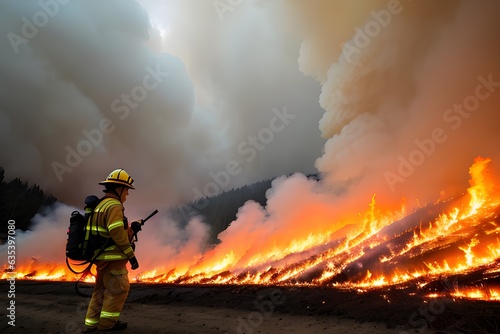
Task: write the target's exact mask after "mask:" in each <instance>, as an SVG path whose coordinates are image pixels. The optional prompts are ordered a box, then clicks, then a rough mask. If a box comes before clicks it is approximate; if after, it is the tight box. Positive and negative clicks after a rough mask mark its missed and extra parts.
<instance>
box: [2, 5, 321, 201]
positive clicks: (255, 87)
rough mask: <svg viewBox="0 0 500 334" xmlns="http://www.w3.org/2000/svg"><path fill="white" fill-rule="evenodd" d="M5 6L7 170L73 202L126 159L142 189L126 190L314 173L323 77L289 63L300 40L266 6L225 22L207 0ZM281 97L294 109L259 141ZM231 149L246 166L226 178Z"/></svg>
mask: <svg viewBox="0 0 500 334" xmlns="http://www.w3.org/2000/svg"><path fill="white" fill-rule="evenodd" d="M47 3H48V4H49V5H46V4H47ZM143 5H146V6H147V5H150V6H151V7H142V6H143ZM47 6H48V7H47ZM0 9H1V10H0V13H1V14H0V15H1V23H0V31H2V35H3V36H4V37H5V38H2V39H1V42H0V43H1V51H0V57H1V58H0V59H1V62H0V73H1V74H2V75H1V79H0V87H2V90H1V92H0V94H1V95H0V97H1V98H0V119H1V120H2V122H1V124H2V130H3V131H2V134H1V136H2V141H1V144H0V145H1V146H0V147H1V152H2V154H1V159H0V165H2V166H4V167H5V168H6V175H7V177H9V178H11V177H21V178H22V179H24V180H27V181H30V182H36V183H38V184H40V185H41V186H42V187H43V188H44V189H46V190H48V191H50V192H52V193H53V194H54V195H55V196H57V197H58V198H59V199H61V200H63V201H65V202H67V203H71V204H75V205H76V204H80V202H81V200H82V198H83V197H84V195H85V194H87V193H88V192H98V191H99V187H98V186H97V185H96V183H97V182H98V181H100V180H101V179H103V178H104V177H106V175H107V174H108V173H109V172H110V171H111V170H113V169H115V168H118V167H123V168H125V169H126V170H127V171H129V173H130V174H131V175H132V176H133V177H134V178H135V179H136V182H137V183H136V184H137V187H138V189H140V192H141V195H140V197H141V200H134V199H133V196H131V199H130V200H131V201H136V203H137V204H141V203H149V204H152V203H161V204H165V205H171V204H176V203H178V202H179V201H189V200H191V199H192V198H193V197H194V196H195V194H196V192H194V191H193V189H194V188H196V189H199V190H200V192H201V193H202V194H203V195H212V194H213V193H215V192H222V191H223V190H228V189H230V188H231V187H233V186H241V185H243V184H246V183H248V182H254V181H258V180H261V179H264V178H269V177H274V176H279V175H282V174H286V173H291V172H294V171H296V170H299V171H302V172H305V173H310V172H314V168H313V162H314V159H315V157H317V156H318V155H319V153H320V149H321V145H322V142H323V140H321V138H320V137H319V132H318V129H317V121H318V120H319V118H320V117H321V111H320V110H321V109H320V107H319V104H318V103H317V99H318V93H319V86H318V85H317V83H315V82H314V81H313V80H310V79H308V78H306V77H305V76H304V75H303V74H301V73H300V72H299V71H298V69H297V66H296V54H294V52H296V47H298V41H297V40H295V39H294V38H293V36H282V35H279V34H278V33H273V32H272V30H271V31H270V30H269V28H270V27H271V26H272V22H271V21H270V20H271V18H270V17H269V16H268V15H267V14H266V12H265V11H264V12H262V13H259V12H258V10H257V8H253V9H252V8H251V9H250V10H249V11H245V9H244V8H241V11H239V12H238V11H235V12H234V16H233V17H232V18H231V20H229V19H228V20H227V21H224V22H223V21H221V20H220V18H219V17H218V15H217V12H216V11H215V10H214V8H213V6H212V4H211V3H209V2H207V5H206V6H200V5H199V4H198V3H196V4H195V3H192V2H191V3H189V4H185V3H184V2H175V1H166V2H148V1H145V2H136V1H131V0H125V1H121V0H120V1H106V2H101V1H76V0H73V1H66V0H65V1H63V0H57V1H56V0H54V1H23V2H15V1H4V2H2V3H1V4H0ZM172 11H175V12H174V13H172ZM44 16H45V18H47V20H46V21H44V19H43V18H44ZM254 19H258V20H259V22H268V23H267V25H266V26H261V25H257V26H256V25H255V23H254V21H253V20H254ZM27 21H29V22H28V23H27ZM269 24H271V25H269ZM166 25H168V29H169V30H170V33H168V32H167V33H166V34H163V33H164V32H165V31H163V30H161V31H160V30H159V29H161V28H162V27H165V26H166ZM33 29H34V30H33ZM9 34H10V35H9ZM14 34H15V35H14ZM13 36H16V37H13ZM162 37H164V38H162ZM20 41H21V42H20ZM146 88H147V89H146ZM283 108H287V110H288V113H289V114H293V115H295V116H296V120H295V119H294V121H293V122H291V123H290V124H286V125H287V126H286V128H285V129H284V130H283V131H281V132H279V133H276V132H275V133H270V132H266V133H264V134H263V135H262V136H261V138H265V141H266V143H265V144H262V142H261V140H260V139H259V137H258V135H259V134H260V131H261V130H262V129H264V128H269V126H270V122H271V121H272V119H273V118H274V117H275V113H273V109H277V110H283ZM103 119H107V120H108V121H103ZM103 122H104V123H103ZM278 125H279V126H280V129H281V124H278ZM307 133H314V136H310V135H307ZM265 135H267V137H266V136H265ZM270 135H272V136H271V137H270ZM251 138H258V142H257V143H254V142H252V139H251ZM74 151H76V153H80V154H78V157H75V155H76V154H75V153H74ZM82 152H83V153H84V154H81V153H82ZM84 155H86V156H84ZM80 160H81V161H80ZM232 160H234V161H236V162H237V163H238V164H239V165H240V167H241V168H239V169H238V172H239V173H237V175H230V176H231V177H230V178H229V179H227V180H226V178H224V177H225V175H227V174H226V170H227V166H226V164H227V162H228V161H232ZM55 170H57V171H58V172H57V171H55ZM210 172H212V175H221V176H220V177H219V180H214V177H213V176H211V174H210ZM218 173H219V174H218ZM221 173H222V174H224V175H222V174H221ZM235 174H236V173H235ZM217 181H219V182H218V183H217ZM210 182H212V183H213V184H215V185H216V187H211V188H210V187H207V188H204V187H205V186H206V185H207V184H208V183H210ZM205 190H207V191H205ZM208 190H210V191H208Z"/></svg>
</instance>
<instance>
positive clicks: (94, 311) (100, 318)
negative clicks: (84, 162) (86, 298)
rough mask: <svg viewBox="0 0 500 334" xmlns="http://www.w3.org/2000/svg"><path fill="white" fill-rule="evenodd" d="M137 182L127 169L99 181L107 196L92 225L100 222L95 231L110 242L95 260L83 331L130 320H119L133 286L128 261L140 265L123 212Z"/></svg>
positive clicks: (108, 327) (118, 327)
mask: <svg viewBox="0 0 500 334" xmlns="http://www.w3.org/2000/svg"><path fill="white" fill-rule="evenodd" d="M133 182H134V180H133V179H132V178H131V177H130V175H129V174H128V173H127V172H126V171H125V170H123V169H116V170H114V171H112V172H111V173H110V174H109V175H108V177H107V178H106V180H104V181H102V182H99V184H101V185H104V190H103V191H104V193H105V196H104V197H103V199H102V200H101V202H100V203H99V205H98V206H97V207H96V208H95V210H94V214H93V216H92V217H91V219H92V220H93V221H92V223H93V224H91V226H97V231H94V233H98V234H99V235H101V236H102V237H104V238H106V239H107V242H106V244H105V245H104V249H103V250H102V251H101V253H100V254H99V255H98V256H97V260H96V261H95V265H96V267H97V275H96V282H95V287H94V291H93V293H92V299H91V300H90V303H89V306H88V309H87V314H86V316H85V328H84V329H83V330H82V333H90V332H94V331H96V330H99V331H117V330H122V329H125V328H127V323H126V322H121V321H119V320H118V318H119V317H120V312H121V310H122V308H123V305H124V304H125V300H126V299H127V296H128V293H129V290H130V284H129V281H128V271H127V268H126V265H127V262H130V265H131V268H132V270H135V269H137V268H138V267H139V263H138V262H137V259H136V257H135V254H134V250H133V247H132V245H131V243H130V240H129V235H130V232H129V231H127V229H128V226H127V225H128V224H127V222H126V218H125V217H124V214H123V211H124V208H123V203H125V201H126V200H127V196H128V192H129V190H130V189H135V188H134V187H133V186H132V183H133ZM96 252H97V250H96Z"/></svg>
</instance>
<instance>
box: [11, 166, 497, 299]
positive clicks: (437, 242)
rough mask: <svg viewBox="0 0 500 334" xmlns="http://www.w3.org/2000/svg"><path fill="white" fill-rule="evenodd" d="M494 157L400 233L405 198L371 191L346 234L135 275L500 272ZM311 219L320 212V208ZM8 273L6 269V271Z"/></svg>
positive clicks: (215, 280) (176, 279) (59, 270)
mask: <svg viewBox="0 0 500 334" xmlns="http://www.w3.org/2000/svg"><path fill="white" fill-rule="evenodd" d="M490 162H491V159H489V158H481V157H478V158H476V159H475V161H474V164H473V165H472V166H471V167H470V169H469V173H470V175H471V179H470V181H469V183H470V187H469V189H468V190H467V192H468V197H467V198H466V199H467V200H468V202H465V203H464V202H463V200H462V199H451V200H448V201H443V200H442V194H440V196H441V199H440V201H439V202H438V204H436V205H440V206H442V207H443V210H442V211H441V213H440V214H436V216H434V217H435V218H432V219H431V220H429V221H420V222H419V224H418V222H417V225H416V226H410V227H407V228H406V229H403V230H401V231H399V232H398V233H395V234H390V233H386V232H382V231H383V230H384V229H385V228H387V227H390V226H396V224H402V223H403V222H404V219H402V218H405V217H406V218H405V219H410V218H411V215H410V216H407V215H406V213H405V206H404V204H403V205H402V206H401V210H400V211H399V212H381V210H379V209H378V208H377V205H376V201H375V198H376V196H375V195H373V197H372V200H371V202H370V204H369V207H368V210H367V212H366V213H365V214H364V215H361V217H362V220H361V222H360V223H357V222H355V221H352V222H347V223H346V222H344V223H343V225H342V226H351V227H352V228H351V229H350V230H349V231H348V232H346V235H345V236H339V235H338V233H337V232H338V231H339V230H340V229H339V227H338V226H336V227H333V225H331V226H332V227H331V228H327V229H326V230H323V231H317V232H315V233H308V234H304V235H303V237H301V238H294V239H291V240H289V241H287V242H284V241H283V240H279V239H276V240H275V243H274V246H273V247H268V246H266V247H263V248H261V249H259V247H256V248H255V249H253V252H250V253H249V252H248V251H247V252H245V251H243V250H241V249H240V250H237V249H232V250H227V251H222V250H221V249H219V248H217V247H216V248H214V249H213V250H211V251H209V252H207V253H206V254H205V257H204V258H202V259H200V260H199V261H198V262H197V263H195V264H182V265H181V264H179V267H178V268H189V269H187V270H185V269H184V270H181V269H176V268H172V269H164V268H155V269H153V270H149V271H146V272H142V273H140V274H139V275H137V276H136V277H132V280H136V281H137V282H156V283H167V282H172V283H185V284H189V283H210V284H307V285H309V284H316V285H332V286H336V287H340V288H353V289H358V290H362V291H365V290H367V289H372V288H378V287H385V286H390V285H395V284H402V283H406V282H409V281H412V280H416V279H419V280H420V279H422V278H425V277H428V278H429V280H431V279H432V278H435V277H442V276H443V275H444V276H447V275H456V274H466V273H468V272H471V271H473V270H476V269H478V268H483V267H484V268H486V269H488V268H489V270H490V273H491V272H492V273H496V274H500V269H499V268H497V264H496V259H498V258H499V256H500V239H499V237H498V235H499V233H500V225H499V224H498V222H497V219H498V216H499V214H498V213H497V212H498V208H499V206H500V194H499V193H497V192H495V184H494V183H493V182H492V177H491V175H490V174H489V171H488V164H489V163H490ZM424 209H425V208H424ZM304 212H305V211H304ZM308 212H313V211H311V210H310V211H308ZM300 219H308V218H307V217H300ZM309 219H321V216H318V215H315V216H314V217H312V216H311V217H309ZM393 224H394V225H393ZM327 225H328V224H324V226H327ZM252 237H253V238H254V239H257V238H255V236H252ZM8 276H9V273H8V271H6V270H4V272H3V273H2V276H1V278H2V279H5V278H7V277H8ZM16 278H17V279H41V280H75V279H77V276H76V275H74V274H72V273H70V272H69V270H67V269H66V268H65V266H64V265H62V264H51V263H46V264H42V263H38V261H33V262H32V263H30V264H28V265H21V266H20V267H19V268H18V270H17V274H16ZM451 295H452V296H453V297H456V298H473V299H486V300H500V290H495V289H493V288H492V289H486V290H485V289H479V288H478V289H475V288H474V289H470V290H461V291H458V290H457V291H454V292H452V293H451ZM431 296H432V297H435V296H437V294H433V295H429V297H431Z"/></svg>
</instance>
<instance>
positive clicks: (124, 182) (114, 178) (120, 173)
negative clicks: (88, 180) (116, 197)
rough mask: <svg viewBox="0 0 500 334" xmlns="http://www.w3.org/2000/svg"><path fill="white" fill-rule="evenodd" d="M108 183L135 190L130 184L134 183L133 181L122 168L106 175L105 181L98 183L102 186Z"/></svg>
mask: <svg viewBox="0 0 500 334" xmlns="http://www.w3.org/2000/svg"><path fill="white" fill-rule="evenodd" d="M110 183H112V184H116V185H121V186H124V187H127V188H130V189H135V188H134V187H133V186H132V183H134V179H133V178H131V177H130V175H128V173H127V172H126V171H125V170H124V169H122V168H118V169H115V170H114V171H112V172H111V173H110V174H109V175H108V177H107V178H106V180H104V181H101V182H99V184H103V185H105V184H110Z"/></svg>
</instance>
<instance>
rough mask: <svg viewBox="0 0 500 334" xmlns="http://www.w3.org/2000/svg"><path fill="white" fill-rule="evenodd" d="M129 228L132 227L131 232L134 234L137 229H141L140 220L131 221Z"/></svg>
mask: <svg viewBox="0 0 500 334" xmlns="http://www.w3.org/2000/svg"><path fill="white" fill-rule="evenodd" d="M130 228H131V229H132V232H134V234H137V233H138V232H139V231H142V225H141V221H140V220H136V221H133V222H132V224H130Z"/></svg>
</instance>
